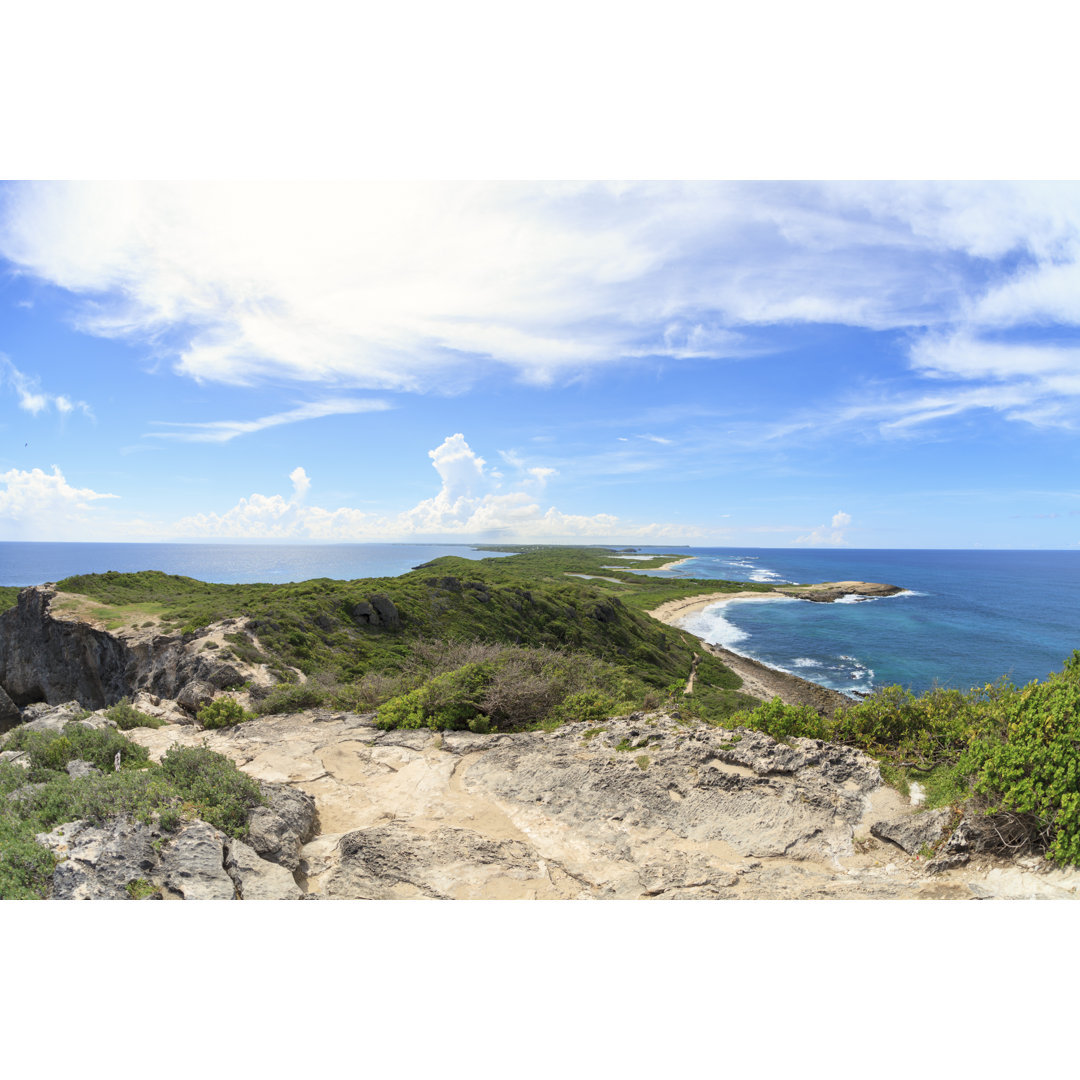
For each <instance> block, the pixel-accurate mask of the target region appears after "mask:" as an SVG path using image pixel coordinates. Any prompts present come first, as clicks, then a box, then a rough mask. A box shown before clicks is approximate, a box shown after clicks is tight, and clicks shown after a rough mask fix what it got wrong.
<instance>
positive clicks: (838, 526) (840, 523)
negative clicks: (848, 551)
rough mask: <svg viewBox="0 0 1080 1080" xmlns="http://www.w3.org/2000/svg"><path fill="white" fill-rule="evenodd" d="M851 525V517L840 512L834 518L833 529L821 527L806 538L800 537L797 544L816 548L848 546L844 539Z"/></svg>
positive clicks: (796, 541)
mask: <svg viewBox="0 0 1080 1080" xmlns="http://www.w3.org/2000/svg"><path fill="white" fill-rule="evenodd" d="M850 524H851V515H850V514H845V513H844V511H843V510H838V511H837V512H836V513H835V514H833V516H832V528H831V529H829V528H826V526H824V525H819V526H818V527H817V528H816V529H814V530H812V531H811V532H809V533H807V534H806V536H800V537H798V538H797V539H796V540H795V543H796V544H812V545H814V546H815V547H819V546H820V547H823V546H825V545H828V544H833V545H841V544H846V543H847V540H846V539H845V538H844V530H845V529H846V528H847V527H848V526H849V525H850Z"/></svg>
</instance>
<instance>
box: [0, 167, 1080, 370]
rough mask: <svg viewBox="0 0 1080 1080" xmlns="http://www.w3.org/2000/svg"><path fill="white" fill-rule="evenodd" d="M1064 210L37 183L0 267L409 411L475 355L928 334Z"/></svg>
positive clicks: (1000, 203) (94, 314)
mask: <svg viewBox="0 0 1080 1080" xmlns="http://www.w3.org/2000/svg"><path fill="white" fill-rule="evenodd" d="M1047 199H1049V200H1050V203H1052V207H1051V208H1049V209H1048V207H1047V205H1045V203H1046V201H1047ZM1077 204H1080V199H1078V198H1077V196H1076V193H1075V191H1073V190H1071V189H1065V188H1051V189H1042V188H1038V187H1036V188H1025V187H1011V186H1007V185H997V186H989V187H976V186H970V185H969V186H965V185H953V186H940V185H938V186H934V185H922V186H918V185H907V186H894V185H873V184H864V185H847V186H843V185H813V184H800V185H789V184H749V185H748V184H720V185H718V184H628V185H627V184H624V185H605V184H584V185H581V184H578V185H559V184H549V185H524V184H484V185H478V184H441V185H436V184H422V183H411V184H402V183H394V184H390V183H385V184H383V183H363V184H346V183H330V184H315V185H311V184H294V183H265V184H227V183H213V184H209V183H208V184H165V183H153V184H130V185H120V184H44V185H25V186H16V187H15V188H13V189H12V191H11V194H10V198H9V200H8V213H7V216H6V218H5V220H4V221H3V223H2V224H0V252H3V254H4V255H6V256H7V257H8V258H9V259H11V260H12V261H13V262H14V263H15V264H16V265H17V266H19V267H21V268H22V269H23V270H24V271H25V272H27V273H30V274H33V275H35V276H37V277H40V278H43V279H45V280H47V281H50V282H53V283H55V284H57V285H60V286H62V287H64V288H66V289H69V290H71V291H73V292H75V293H79V294H85V295H87V296H92V297H93V300H94V303H93V306H89V305H88V306H87V307H86V308H85V309H84V310H83V314H82V323H81V324H82V326H83V327H84V328H85V329H86V330H88V331H90V332H92V333H98V334H104V335H108V336H119V337H130V338H134V339H136V340H145V339H147V338H152V339H154V340H155V341H156V342H157V345H158V348H160V349H165V350H166V351H168V349H169V347H170V346H169V343H170V342H178V341H182V344H176V345H174V346H172V347H173V357H174V361H175V363H176V366H177V368H178V370H179V371H181V372H183V373H184V374H187V375H189V376H191V377H193V378H196V379H199V380H204V381H219V382H227V383H233V384H248V383H254V382H259V381H263V380H267V379H280V378H282V377H286V378H289V379H293V380H297V381H300V382H305V383H323V384H331V385H351V386H367V387H391V388H397V389H406V390H419V389H425V388H431V387H433V386H438V385H440V384H442V383H444V382H445V381H446V380H447V379H450V378H452V377H453V378H456V379H459V380H460V379H466V380H467V379H469V378H471V377H473V374H474V373H475V372H476V371H477V364H478V359H480V360H482V359H484V358H487V359H490V361H491V362H493V363H496V364H501V365H506V366H509V367H510V368H512V369H513V370H515V371H516V372H518V373H519V374H520V375H521V376H522V377H523V378H525V379H527V380H529V381H532V382H535V383H544V382H548V381H551V380H552V379H556V378H563V377H565V376H567V375H568V374H573V373H574V372H577V371H581V370H583V369H585V368H588V367H591V366H594V365H597V364H610V363H613V362H615V361H617V360H619V359H621V358H625V357H633V356H657V355H658V356H665V355H666V356H671V357H675V358H691V357H725V356H740V355H752V354H753V353H754V352H755V351H756V352H760V351H761V349H762V346H760V345H756V346H753V347H751V346H750V345H749V344H748V342H747V340H746V338H745V336H744V335H743V334H742V332H741V330H740V328H741V327H745V326H747V325H761V324H767V323H774V322H778V321H812V322H822V321H827V322H842V323H848V324H853V325H858V326H868V327H878V328H882V327H903V326H924V325H932V324H942V323H943V322H948V321H949V320H950V319H955V318H956V317H957V315H958V313H959V312H960V311H961V309H962V308H963V306H964V305H965V304H968V305H970V304H972V303H973V302H974V300H975V298H974V297H973V296H972V295H970V290H969V287H967V286H965V284H964V281H963V277H962V274H961V272H960V270H961V267H960V266H959V263H958V262H957V260H958V259H960V258H961V257H962V258H971V257H974V256H978V257H983V258H987V257H999V256H1000V255H1002V254H1004V253H1007V252H1009V251H1012V250H1014V249H1017V248H1020V247H1022V246H1024V245H1026V248H1027V250H1029V251H1031V252H1032V253H1033V255H1034V257H1036V258H1050V257H1052V256H1053V257H1059V256H1060V254H1061V252H1062V251H1064V250H1065V249H1066V247H1067V244H1066V243H1065V239H1066V238H1068V237H1070V236H1072V237H1075V235H1076V234H1077V226H1078V221H1080V210H1078V209H1077ZM1070 230H1071V231H1070ZM1017 287H1019V286H1017ZM1063 288H1064V287H1063ZM986 303H987V304H990V303H991V301H990V299H989V297H988V298H987V300H986ZM177 331H181V332H182V333H180V334H179V335H177V333H176V332H177Z"/></svg>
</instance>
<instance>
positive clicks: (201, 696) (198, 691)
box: [176, 679, 215, 716]
mask: <svg viewBox="0 0 1080 1080" xmlns="http://www.w3.org/2000/svg"><path fill="white" fill-rule="evenodd" d="M214 693H215V690H214V687H213V686H211V685H210V683H208V682H203V681H202V680H200V679H193V680H192V681H191V682H189V683H188V684H187V685H186V686H185V687H184V688H183V690H181V691H180V693H179V694H177V696H176V704H177V705H179V706H180V707H181V708H182V709H184V710H185V711H187V712H189V713H191V715H192V716H194V715H195V714H196V713H198V711H199V710H200V709H201V708H202V707H203V706H204V705H209V704H210V702H211V701H213V700H214Z"/></svg>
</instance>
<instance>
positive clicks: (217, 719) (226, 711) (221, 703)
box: [196, 697, 254, 728]
mask: <svg viewBox="0 0 1080 1080" xmlns="http://www.w3.org/2000/svg"><path fill="white" fill-rule="evenodd" d="M196 719H197V720H198V721H199V723H200V724H202V726H203V727H204V728H223V727H232V726H233V725H234V724H241V723H243V722H244V721H245V720H252V719H254V717H253V716H252V714H251V713H248V712H245V711H244V707H243V706H242V705H241V704H240V702H239V701H237V700H236V699H235V698H231V697H220V698H215V699H214V700H213V701H211V702H210V704H209V705H204V706H203V707H202V708H201V709H200V710H199V712H198V715H197V717H196Z"/></svg>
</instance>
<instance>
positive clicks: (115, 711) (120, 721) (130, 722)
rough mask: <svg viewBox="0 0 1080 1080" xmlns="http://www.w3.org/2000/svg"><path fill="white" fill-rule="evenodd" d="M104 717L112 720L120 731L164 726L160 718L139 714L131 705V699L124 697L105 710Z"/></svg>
mask: <svg viewBox="0 0 1080 1080" xmlns="http://www.w3.org/2000/svg"><path fill="white" fill-rule="evenodd" d="M105 717H106V719H108V720H112V721H113V723H114V724H116V726H117V727H118V728H119V729H120V730H121V731H130V730H131V729H132V728H137V727H146V728H159V727H164V725H165V721H164V720H162V719H161V717H160V716H148V715H147V714H146V713H144V712H140V711H139V710H138V709H136V708H135V706H134V705H132V704H131V699H130V698H126V697H124V698H121V699H120V700H119V701H118V702H117V703H116V704H115V705H113V706H112V708H110V709H106V710H105Z"/></svg>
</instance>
